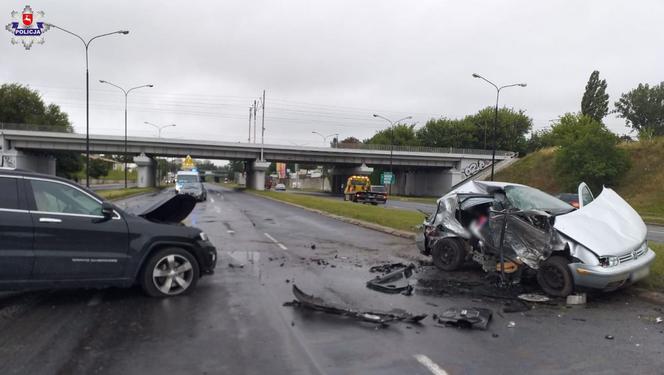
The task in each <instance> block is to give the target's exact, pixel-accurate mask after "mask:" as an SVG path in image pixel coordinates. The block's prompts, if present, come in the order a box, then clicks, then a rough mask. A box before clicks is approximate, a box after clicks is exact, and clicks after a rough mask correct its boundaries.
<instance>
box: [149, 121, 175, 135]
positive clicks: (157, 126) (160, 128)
mask: <svg viewBox="0 0 664 375" xmlns="http://www.w3.org/2000/svg"><path fill="white" fill-rule="evenodd" d="M143 123H144V124H145V125H150V126H153V127H155V128H156V129H157V130H158V131H159V133H158V138H161V131H162V130H163V129H165V128H168V127H171V126H175V124H169V125H157V124H153V123H151V122H147V121H144V122H143Z"/></svg>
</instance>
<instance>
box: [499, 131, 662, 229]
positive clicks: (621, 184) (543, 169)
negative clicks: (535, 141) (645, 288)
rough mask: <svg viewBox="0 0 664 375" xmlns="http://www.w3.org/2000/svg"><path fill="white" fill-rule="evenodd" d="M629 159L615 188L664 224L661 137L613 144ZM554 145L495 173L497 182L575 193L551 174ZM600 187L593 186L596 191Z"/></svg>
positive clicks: (647, 218)
mask: <svg viewBox="0 0 664 375" xmlns="http://www.w3.org/2000/svg"><path fill="white" fill-rule="evenodd" d="M617 147H618V148H619V149H621V150H623V151H624V152H625V153H626V155H627V158H628V160H629V164H630V166H631V167H630V168H629V169H628V170H627V171H626V172H624V173H623V174H622V175H620V176H618V178H616V180H615V184H613V185H609V186H610V187H612V188H613V189H615V190H616V191H617V192H618V194H620V195H621V196H622V197H623V198H625V200H627V202H629V204H631V205H632V207H634V209H635V210H636V211H637V212H638V213H639V214H640V215H641V217H643V219H644V221H646V222H648V223H653V224H664V188H663V187H664V168H662V165H664V137H657V138H653V139H649V140H644V141H639V142H623V143H620V144H619V145H618V146H617ZM555 151H556V149H555V148H554V147H550V148H545V149H542V150H539V151H537V152H534V153H531V154H529V155H527V156H525V157H524V158H522V159H521V160H519V161H517V162H516V163H514V164H512V165H510V166H509V167H508V168H505V169H503V170H501V171H499V172H498V173H496V180H497V181H510V182H516V183H521V184H527V185H530V186H533V187H536V188H538V189H541V190H543V191H546V192H548V193H551V194H558V193H561V192H574V193H575V192H576V189H569V188H567V187H565V186H564V184H563V182H562V181H561V180H559V179H557V178H552V176H555V175H556V174H555V173H556V171H555V157H556V153H555ZM600 190H601V188H599V189H597V188H593V192H594V193H595V194H596V195H597V194H599V192H600Z"/></svg>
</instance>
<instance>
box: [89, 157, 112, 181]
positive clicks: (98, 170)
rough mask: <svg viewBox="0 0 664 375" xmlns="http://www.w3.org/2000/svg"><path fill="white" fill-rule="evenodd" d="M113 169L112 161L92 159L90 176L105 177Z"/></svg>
mask: <svg viewBox="0 0 664 375" xmlns="http://www.w3.org/2000/svg"><path fill="white" fill-rule="evenodd" d="M110 170H111V163H109V162H107V161H105V160H101V159H90V177H92V178H99V177H104V176H106V175H107V174H108V172H109V171H110Z"/></svg>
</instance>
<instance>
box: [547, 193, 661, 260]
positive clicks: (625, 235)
mask: <svg viewBox="0 0 664 375" xmlns="http://www.w3.org/2000/svg"><path fill="white" fill-rule="evenodd" d="M554 228H556V229H557V230H558V231H559V232H561V233H563V234H564V235H566V236H568V237H570V238H571V239H573V240H574V241H576V242H578V243H580V244H581V245H583V246H585V247H586V248H588V249H590V250H591V251H593V252H595V254H597V255H600V256H603V255H616V256H617V255H622V254H625V253H627V252H630V251H632V250H634V249H637V248H638V247H639V246H641V245H642V244H643V241H645V240H646V234H647V231H648V229H647V228H646V225H645V224H644V223H643V220H642V219H641V216H639V214H638V213H636V211H634V209H633V208H632V207H631V206H630V205H629V203H627V202H625V200H624V199H622V198H621V197H620V196H619V195H618V194H616V192H615V191H613V190H612V189H609V188H604V190H603V191H602V193H601V194H600V195H599V196H598V197H597V198H595V200H593V201H592V202H590V203H588V204H587V205H585V206H583V207H582V208H580V209H578V210H575V211H572V212H570V213H568V214H564V215H560V216H557V217H556V221H555V224H554Z"/></svg>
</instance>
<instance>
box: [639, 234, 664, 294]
mask: <svg viewBox="0 0 664 375" xmlns="http://www.w3.org/2000/svg"><path fill="white" fill-rule="evenodd" d="M649 245H650V248H651V249H652V250H653V251H654V252H655V253H657V256H656V257H655V262H654V263H653V264H652V266H651V267H650V276H649V277H648V278H647V279H645V280H644V281H643V282H642V284H643V285H644V286H646V287H648V288H650V289H652V290H656V291H658V292H664V244H662V243H653V242H651V243H650V244H649Z"/></svg>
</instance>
